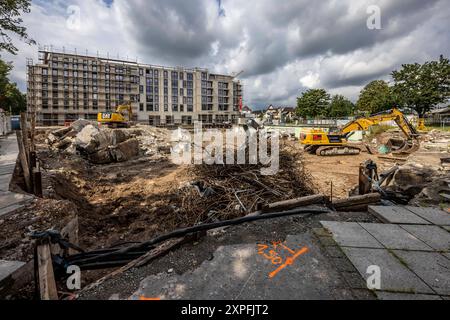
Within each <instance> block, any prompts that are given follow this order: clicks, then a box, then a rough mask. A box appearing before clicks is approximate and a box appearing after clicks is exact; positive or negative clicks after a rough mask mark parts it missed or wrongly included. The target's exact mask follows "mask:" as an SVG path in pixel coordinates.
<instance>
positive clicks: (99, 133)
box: [46, 119, 170, 164]
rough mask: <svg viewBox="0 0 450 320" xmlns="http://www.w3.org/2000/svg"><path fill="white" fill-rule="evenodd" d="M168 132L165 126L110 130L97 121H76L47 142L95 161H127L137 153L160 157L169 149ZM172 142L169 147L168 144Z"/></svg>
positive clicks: (106, 162) (101, 162)
mask: <svg viewBox="0 0 450 320" xmlns="http://www.w3.org/2000/svg"><path fill="white" fill-rule="evenodd" d="M167 136H168V133H167V132H165V130H162V129H153V128H146V127H144V126H139V127H137V128H133V129H110V128H107V127H99V126H98V125H97V123H95V122H91V121H87V120H82V119H80V120H77V121H75V122H74V123H72V125H71V126H69V127H65V128H62V129H58V130H56V131H53V132H51V133H50V134H49V135H48V137H47V139H46V142H47V144H48V145H50V148H51V149H53V150H57V151H61V152H63V153H65V154H68V155H80V156H82V157H84V158H86V159H87V160H88V161H89V162H91V163H93V164H108V163H113V162H124V161H128V160H130V159H133V158H135V157H137V156H141V155H146V156H154V158H157V159H161V158H163V157H164V156H166V154H167V153H168V151H167V150H169V151H170V144H169V143H168V142H165V141H168V139H167ZM167 144H169V147H167Z"/></svg>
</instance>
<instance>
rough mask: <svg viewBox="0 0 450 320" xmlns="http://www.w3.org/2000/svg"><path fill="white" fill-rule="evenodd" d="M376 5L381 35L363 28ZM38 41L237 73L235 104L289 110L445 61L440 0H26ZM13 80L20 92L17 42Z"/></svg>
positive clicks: (445, 25) (447, 15)
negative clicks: (313, 96)
mask: <svg viewBox="0 0 450 320" xmlns="http://www.w3.org/2000/svg"><path fill="white" fill-rule="evenodd" d="M374 5H375V6H377V7H378V8H379V9H380V22H381V28H380V29H373V28H372V29H369V28H368V26H367V21H368V20H369V25H371V26H373V25H374V23H375V22H376V20H375V18H374V17H375V16H373V14H374V13H375V14H376V10H374V8H373V6H374ZM24 24H25V26H26V27H27V28H28V33H29V35H30V36H31V37H32V38H34V39H35V40H36V42H37V43H38V44H39V45H41V46H44V45H53V46H54V47H55V48H62V47H65V49H66V50H74V49H75V48H76V49H77V51H78V52H86V50H88V52H89V53H90V54H96V53H97V51H99V53H100V54H106V53H109V54H110V56H114V57H117V55H120V57H124V58H126V57H128V58H129V59H131V60H136V59H137V60H138V61H139V62H143V63H150V64H158V65H168V66H186V67H206V68H209V69H210V70H211V71H212V72H221V73H233V72H240V71H242V70H243V71H244V73H242V75H241V76H240V79H241V80H242V81H243V83H244V90H245V91H244V95H245V97H244V103H245V104H248V105H249V106H251V107H253V108H262V107H264V106H266V105H268V104H274V105H295V103H296V97H297V96H298V95H299V94H300V93H301V92H302V91H304V90H307V89H308V88H325V89H327V90H328V91H329V92H330V93H332V94H335V93H340V94H343V95H345V96H347V97H348V98H350V99H351V100H353V101H355V100H356V99H357V97H358V94H359V91H360V90H361V88H362V87H363V86H364V85H365V84H367V83H368V82H369V81H371V80H374V79H386V80H389V73H390V72H391V71H392V70H394V69H396V68H398V67H399V66H401V64H402V63H412V62H424V61H426V60H430V59H437V58H438V57H439V54H444V55H445V56H447V57H448V56H449V55H450V37H449V35H450V32H449V30H450V1H448V0H367V1H366V0H353V1H351V0H317V1H312V0H309V1H306V0H252V1H242V0H188V1H186V0H165V1H163V0H160V1H156V0H70V1H62V0H34V1H33V2H32V8H31V13H30V14H27V15H25V16H24ZM16 44H17V45H18V47H19V49H20V52H19V54H18V55H17V56H11V55H7V54H2V58H3V59H6V60H8V61H13V62H14V65H15V70H14V72H13V75H12V76H13V80H14V81H16V82H17V83H18V84H19V86H20V88H21V89H22V90H25V65H26V58H33V59H34V60H35V61H36V60H37V49H38V48H37V46H32V47H30V46H27V45H25V44H23V43H18V42H17V41H16Z"/></svg>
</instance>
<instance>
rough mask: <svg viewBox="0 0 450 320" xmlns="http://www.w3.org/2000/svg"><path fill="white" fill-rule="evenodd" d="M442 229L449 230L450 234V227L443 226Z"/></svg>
mask: <svg viewBox="0 0 450 320" xmlns="http://www.w3.org/2000/svg"><path fill="white" fill-rule="evenodd" d="M442 228H444V229H445V230H447V231H448V232H450V226H442Z"/></svg>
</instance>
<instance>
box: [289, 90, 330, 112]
mask: <svg viewBox="0 0 450 320" xmlns="http://www.w3.org/2000/svg"><path fill="white" fill-rule="evenodd" d="M329 106H330V95H329V94H328V93H327V92H326V91H325V90H324V89H310V90H308V91H306V92H303V93H302V96H301V97H299V98H297V110H296V113H297V115H298V116H299V117H302V118H315V117H321V116H327V115H328V109H329Z"/></svg>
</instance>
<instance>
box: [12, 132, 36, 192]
mask: <svg viewBox="0 0 450 320" xmlns="http://www.w3.org/2000/svg"><path fill="white" fill-rule="evenodd" d="M16 135H17V144H18V145H19V159H20V165H21V167H22V171H23V177H24V179H25V186H26V189H27V190H26V191H27V192H32V191H33V188H32V183H31V176H30V166H29V164H28V159H27V155H26V152H25V146H24V145H23V138H22V132H21V131H19V130H18V131H16Z"/></svg>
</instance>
